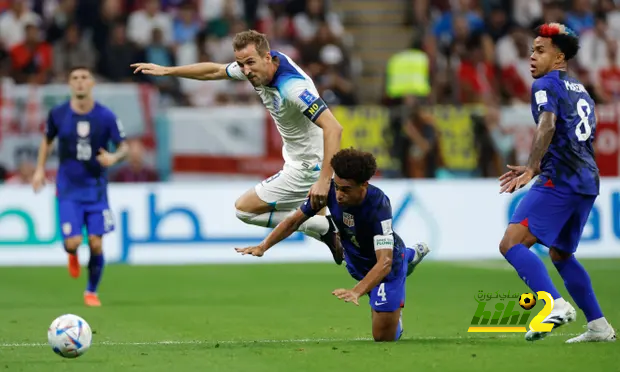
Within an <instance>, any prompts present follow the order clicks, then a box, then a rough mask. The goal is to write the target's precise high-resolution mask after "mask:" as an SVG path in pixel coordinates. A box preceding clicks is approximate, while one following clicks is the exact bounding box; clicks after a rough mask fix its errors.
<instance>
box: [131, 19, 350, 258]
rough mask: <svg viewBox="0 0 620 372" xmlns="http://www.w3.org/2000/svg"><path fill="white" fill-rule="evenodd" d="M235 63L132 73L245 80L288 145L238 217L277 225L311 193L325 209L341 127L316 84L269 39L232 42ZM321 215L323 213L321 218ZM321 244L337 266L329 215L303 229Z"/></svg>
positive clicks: (240, 203) (147, 67)
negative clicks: (279, 165)
mask: <svg viewBox="0 0 620 372" xmlns="http://www.w3.org/2000/svg"><path fill="white" fill-rule="evenodd" d="M233 49H234V53H235V59H236V61H235V62H232V63H230V64H228V65H226V64H217V63H209V62H207V63H197V64H193V65H187V66H177V67H164V66H159V65H155V64H152V63H135V64H133V65H131V67H133V68H135V70H134V73H138V72H142V73H143V74H148V75H156V76H176V77H181V78H189V79H197V80H222V79H232V80H247V81H249V82H250V83H251V84H252V85H253V86H254V90H256V92H257V93H258V95H259V96H260V98H261V100H262V102H263V104H264V105H265V107H266V108H267V110H268V111H269V113H270V114H271V117H272V118H273V119H274V121H275V123H276V126H277V128H278V131H279V132H280V134H281V136H282V141H283V143H284V146H283V150H282V155H283V157H284V161H285V164H284V167H283V169H282V170H281V171H280V172H278V173H277V174H275V175H274V176H272V177H270V178H268V179H266V180H264V181H262V182H261V183H259V184H258V185H256V186H255V187H254V188H253V189H250V190H248V191H247V192H246V193H245V194H243V195H242V196H241V197H239V198H238V199H237V201H236V202H235V209H236V215H237V217H238V218H239V219H240V220H241V221H243V222H245V223H248V224H252V225H257V226H263V227H268V228H269V227H274V226H275V225H277V224H278V223H280V222H281V221H282V220H284V218H286V216H288V215H289V214H290V213H291V212H292V211H294V210H295V209H296V208H297V207H299V206H300V205H301V203H302V202H303V201H304V200H306V197H307V196H308V195H309V196H310V200H311V203H312V206H313V207H314V208H317V209H318V208H319V207H325V203H326V199H327V193H328V191H329V185H330V180H331V177H332V175H333V170H332V167H331V165H330V160H331V158H332V156H333V155H334V154H335V153H336V151H338V150H339V149H340V137H341V132H342V127H341V126H340V123H338V120H336V118H335V117H334V115H333V114H332V113H331V111H330V110H329V109H328V108H327V106H326V104H325V102H323V100H322V99H321V97H319V94H318V91H317V89H316V88H315V86H314V83H313V82H312V80H311V79H310V77H308V75H306V73H305V72H304V71H303V70H301V69H300V68H299V66H297V65H296V64H295V62H293V61H292V60H291V59H290V58H289V57H288V56H286V55H285V54H283V53H281V52H278V51H275V50H270V49H269V42H268V41H267V38H266V37H265V35H263V34H261V33H258V32H256V31H253V30H250V31H244V32H241V33H239V34H237V35H236V36H235V38H234V40H233ZM323 213H324V211H322V212H321V213H319V214H323ZM299 229H300V231H303V232H304V233H305V234H306V235H309V236H311V237H313V238H315V239H317V240H321V241H323V242H324V243H325V244H326V245H327V246H328V247H329V249H330V251H331V252H332V255H333V257H334V260H335V261H336V263H337V264H338V265H340V264H341V263H342V260H343V253H342V246H341V245H340V243H339V240H338V235H337V231H336V228H335V225H334V223H333V220H332V218H331V217H330V216H327V217H326V216H323V215H317V216H314V217H313V218H311V219H309V220H308V221H306V223H304V224H303V225H302V226H300V227H299Z"/></svg>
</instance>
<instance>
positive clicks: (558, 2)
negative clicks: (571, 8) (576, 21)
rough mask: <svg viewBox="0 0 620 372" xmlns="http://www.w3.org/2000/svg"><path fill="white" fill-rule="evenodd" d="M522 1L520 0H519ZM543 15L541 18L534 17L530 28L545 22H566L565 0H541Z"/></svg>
mask: <svg viewBox="0 0 620 372" xmlns="http://www.w3.org/2000/svg"><path fill="white" fill-rule="evenodd" d="M517 1H520V0H517ZM541 2H542V4H543V5H542V15H541V17H540V18H536V19H534V21H533V22H532V24H530V25H529V26H530V28H531V29H534V28H536V27H538V26H540V25H541V24H543V23H549V22H559V23H565V18H566V17H565V14H564V0H541Z"/></svg>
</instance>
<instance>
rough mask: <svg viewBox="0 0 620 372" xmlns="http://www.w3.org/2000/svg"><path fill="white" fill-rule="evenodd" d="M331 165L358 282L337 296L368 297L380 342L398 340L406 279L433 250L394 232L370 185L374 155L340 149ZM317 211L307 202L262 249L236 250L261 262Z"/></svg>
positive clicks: (333, 199) (336, 206)
mask: <svg viewBox="0 0 620 372" xmlns="http://www.w3.org/2000/svg"><path fill="white" fill-rule="evenodd" d="M331 165H332V167H333V169H334V172H335V175H334V179H333V181H332V183H331V186H330V189H329V194H328V198H327V206H328V207H329V210H330V211H331V213H332V216H333V218H334V221H335V222H336V225H337V226H338V229H339V231H340V238H341V240H342V245H343V246H344V252H345V260H346V267H347V270H348V271H349V274H351V276H352V277H353V278H354V279H356V280H358V281H359V282H358V283H357V285H356V286H355V287H354V288H353V289H343V288H340V289H336V290H334V291H333V292H332V294H333V295H335V296H337V297H338V298H339V299H341V300H344V301H345V302H353V303H354V304H356V305H359V298H360V297H361V296H363V295H365V294H369V296H370V307H371V309H372V335H373V337H374V339H375V341H396V340H398V339H400V337H401V335H402V332H403V329H402V318H401V309H402V308H403V307H404V306H405V282H406V278H407V276H409V275H410V274H411V273H412V272H413V269H414V268H415V266H416V265H417V264H418V263H420V261H421V260H422V258H424V256H426V255H427V254H428V252H429V249H428V247H427V246H426V244H423V243H419V244H416V245H415V246H414V248H406V247H405V243H403V240H402V239H401V238H400V237H399V236H398V235H397V234H396V233H395V232H394V231H393V230H392V206H391V204H390V199H389V198H388V197H387V196H386V195H385V194H384V193H383V191H381V190H380V189H379V188H377V187H375V186H373V185H370V184H369V183H368V181H369V180H370V178H371V177H372V176H373V175H374V174H375V171H376V169H377V163H376V161H375V158H374V157H373V156H372V154H369V153H365V152H361V151H358V150H355V149H344V150H340V151H339V152H338V153H336V155H334V157H333V158H332V160H331ZM318 210H319V208H317V207H313V206H312V203H311V202H310V199H308V200H306V202H305V203H304V204H303V205H302V206H301V207H300V208H299V209H298V210H297V211H295V212H294V213H293V214H292V215H290V216H289V217H288V218H286V219H285V220H284V221H283V222H281V223H280V224H279V225H278V226H277V227H276V228H275V229H274V230H273V231H272V232H271V234H269V236H267V237H266V238H265V240H264V241H263V242H262V243H260V244H259V245H258V246H255V247H248V248H236V251H237V252H239V253H241V254H243V255H246V254H250V255H253V256H259V257H260V256H262V255H263V254H264V253H265V252H266V251H267V250H268V249H269V248H271V247H272V246H274V245H275V244H276V243H278V242H280V241H281V240H283V239H285V238H286V237H288V236H289V235H291V234H292V233H293V232H294V231H295V230H297V228H298V227H299V226H300V225H302V224H303V223H304V222H305V221H307V220H308V219H309V218H312V216H314V215H315V214H316V213H317V211H318Z"/></svg>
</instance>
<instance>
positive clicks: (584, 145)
mask: <svg viewBox="0 0 620 372" xmlns="http://www.w3.org/2000/svg"><path fill="white" fill-rule="evenodd" d="M536 34H537V37H536V39H535V40H534V44H533V45H534V47H533V53H532V56H531V62H532V63H531V72H532V77H534V79H536V80H535V81H534V84H533V86H532V115H533V116H534V120H535V121H536V122H537V123H538V127H537V129H536V133H535V135H534V142H533V147H532V150H531V154H530V157H529V160H528V164H527V165H526V166H508V167H509V169H510V171H509V172H507V173H505V174H504V175H502V176H501V177H500V181H501V190H500V193H502V192H508V193H512V192H514V191H515V190H518V189H520V188H521V187H523V186H525V185H526V184H527V183H529V182H530V181H531V180H532V178H534V177H535V176H538V179H537V180H536V182H535V183H534V184H533V185H532V188H531V189H530V190H529V191H528V192H527V194H526V195H525V196H524V198H523V199H522V200H521V203H520V204H519V206H518V207H517V209H516V210H515V212H514V215H513V216H512V218H511V220H510V224H509V225H508V228H507V229H506V232H505V234H504V237H503V239H502V241H501V243H500V251H501V253H502V254H503V255H504V257H505V258H506V260H507V261H508V262H509V263H510V264H511V265H512V266H513V267H514V268H515V269H516V271H517V273H518V274H519V277H520V278H521V279H523V281H524V282H525V284H526V285H528V286H529V287H530V288H531V289H532V291H534V292H538V291H545V292H548V293H549V294H550V295H551V296H552V297H553V299H554V307H553V310H552V311H551V313H550V314H549V315H548V316H547V317H546V318H545V319H544V321H543V323H552V324H553V329H555V328H557V327H560V326H562V325H563V324H566V323H568V322H572V321H574V320H575V318H576V311H575V309H574V308H573V306H572V305H571V304H570V303H568V302H567V301H566V300H564V299H563V298H562V296H561V295H560V293H559V292H558V291H557V289H556V288H555V286H554V285H553V283H552V282H551V278H550V277H549V273H548V272H547V270H546V269H545V266H544V264H543V262H542V261H541V260H540V259H539V258H538V256H536V254H534V253H533V252H530V250H529V248H530V247H531V246H532V245H533V244H535V243H536V242H540V243H542V244H543V245H545V246H547V247H549V256H550V257H551V260H552V262H553V264H554V265H555V267H556V269H557V271H558V272H559V274H560V276H561V277H562V278H563V279H564V285H565V286H566V289H567V290H568V292H569V293H570V295H571V297H572V298H573V300H575V303H576V304H577V306H579V308H580V309H581V310H582V311H583V313H584V314H585V316H586V319H587V320H588V330H587V331H586V332H585V333H583V334H581V335H579V336H578V337H575V338H571V339H570V340H568V341H567V342H568V343H574V342H588V341H615V340H616V334H615V331H614V329H613V327H612V326H611V325H610V324H609V323H608V322H607V320H606V319H605V317H604V316H603V312H602V311H601V308H600V306H599V303H598V301H597V299H596V296H595V295H594V290H593V289H592V283H591V281H590V277H589V275H588V272H587V271H586V270H585V269H584V268H583V266H582V265H581V264H580V263H579V261H577V259H576V258H575V256H574V255H573V254H574V253H575V251H576V249H577V245H578V244H579V240H580V238H581V234H582V232H583V229H584V226H585V224H586V222H587V220H588V216H589V214H590V211H591V210H592V206H593V205H594V201H595V199H596V197H597V195H598V194H599V182H600V181H599V171H598V167H597V165H596V162H595V161H594V148H593V145H592V142H593V140H594V133H595V131H596V117H595V113H594V102H593V101H592V98H590V95H589V94H588V93H587V91H586V89H585V88H584V86H583V85H582V84H581V83H580V82H579V81H577V80H576V79H574V78H572V77H571V76H569V75H568V74H567V72H566V68H567V62H568V61H569V60H570V59H571V58H573V57H575V55H576V54H577V51H578V50H579V39H578V37H577V35H576V34H575V33H574V32H573V31H572V30H570V29H569V28H567V27H566V26H564V25H562V24H558V23H550V24H544V25H542V26H540V27H538V28H537V29H536ZM547 334H548V332H533V331H529V332H527V333H526V335H525V339H526V340H530V341H535V340H539V339H542V338H544V337H545V336H546V335H547Z"/></svg>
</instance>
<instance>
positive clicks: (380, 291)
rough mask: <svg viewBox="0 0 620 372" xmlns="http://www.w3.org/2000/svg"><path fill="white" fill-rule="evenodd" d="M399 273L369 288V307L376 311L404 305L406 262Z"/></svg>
mask: <svg viewBox="0 0 620 372" xmlns="http://www.w3.org/2000/svg"><path fill="white" fill-rule="evenodd" d="M403 266H404V269H403V270H400V273H401V274H400V275H398V276H396V277H394V278H390V279H389V280H385V279H384V280H383V281H382V282H381V283H379V285H377V286H376V287H374V288H373V289H372V290H370V293H369V296H370V307H371V308H372V309H373V310H374V311H376V312H389V313H391V312H394V311H396V310H398V309H401V308H403V307H405V284H406V282H407V263H406V262H403Z"/></svg>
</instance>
